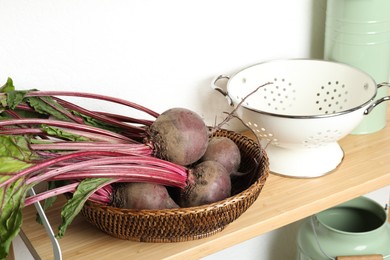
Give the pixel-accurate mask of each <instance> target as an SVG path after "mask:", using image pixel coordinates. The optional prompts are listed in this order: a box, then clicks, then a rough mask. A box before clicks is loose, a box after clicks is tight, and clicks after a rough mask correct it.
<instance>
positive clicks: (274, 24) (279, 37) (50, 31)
mask: <svg viewBox="0 0 390 260" xmlns="http://www.w3.org/2000/svg"><path fill="white" fill-rule="evenodd" d="M324 10H325V0H294V1H289V0H273V1H268V0H240V1H233V0H213V1H207V0H198V1H180V0H165V1H157V0H143V1H124V0H117V1H109V0H84V1H77V0H69V1H58V0H57V1H53V0H41V1H27V0H16V1H11V0H8V1H7V0H0V35H1V41H0V84H3V82H5V80H6V78H7V77H11V78H13V79H14V83H15V85H16V87H17V88H20V89H29V88H38V89H41V90H79V91H89V92H95V93H101V94H107V95H113V96H117V97H122V98H126V99H128V100H131V101H134V102H138V103H140V104H142V105H144V106H147V107H149V108H151V109H154V110H156V111H157V112H162V111H164V110H165V109H167V108H170V107H173V106H184V107H187V108H190V109H193V110H195V111H196V112H198V113H200V114H201V115H202V116H203V117H204V118H205V120H206V121H207V122H208V123H209V124H213V123H214V121H215V117H216V116H218V119H220V118H221V115H222V112H224V111H230V107H229V106H228V105H227V103H226V100H225V98H223V96H221V95H220V94H218V93H217V92H215V91H212V90H211V88H210V82H211V81H212V79H213V78H214V77H215V76H217V75H219V74H223V73H224V74H226V73H227V74H232V73H233V72H236V71H238V70H240V69H242V68H244V67H246V66H248V65H252V64H254V63H257V62H261V61H264V60H269V59H276V58H305V57H322V48H323V26H324V25H323V18H324V16H323V15H324ZM104 108H105V109H106V107H104ZM109 109H116V108H111V107H109ZM218 121H219V120H218Z"/></svg>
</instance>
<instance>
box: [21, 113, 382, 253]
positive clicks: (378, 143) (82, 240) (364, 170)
mask: <svg viewBox="0 0 390 260" xmlns="http://www.w3.org/2000/svg"><path fill="white" fill-rule="evenodd" d="M388 121H390V120H388ZM339 143H340V145H341V147H342V148H343V150H344V152H345V158H344V161H343V162H342V164H341V165H340V166H339V168H338V169H337V170H335V171H334V172H332V173H330V174H329V175H327V176H323V177H319V178H314V179H294V178H287V177H281V176H277V175H273V174H271V175H270V176H269V178H268V180H267V182H266V184H265V186H264V188H263V190H262V192H261V194H260V196H259V198H258V199H257V201H256V202H255V203H254V204H253V205H252V206H251V207H250V208H249V209H248V210H247V211H246V212H245V213H244V214H243V215H242V216H241V217H240V218H238V219H237V220H236V221H235V222H233V223H231V224H230V225H228V226H227V227H226V228H225V229H224V230H223V231H222V232H220V233H218V234H216V235H213V236H211V237H209V238H204V239H200V240H195V241H189V242H180V243H139V242H133V241H127V240H120V239H117V238H114V237H111V236H109V235H106V234H105V233H102V232H101V231H99V230H98V229H97V228H95V227H94V226H92V225H90V224H89V223H88V222H87V221H86V220H85V219H84V218H83V217H82V216H78V217H77V218H76V219H75V221H74V222H73V223H72V225H71V226H70V228H69V229H68V231H67V233H66V234H65V237H64V238H62V239H60V240H59V242H60V246H61V250H62V254H63V258H64V259H93V258H97V259H102V258H105V259H106V258H107V259H111V258H113V259H115V258H116V259H123V258H124V257H125V258H126V259H162V258H164V259H184V258H185V259H187V260H189V259H199V258H200V257H203V256H206V255H209V254H212V253H214V252H217V251H219V250H222V249H225V248H227V247H230V246H233V245H235V244H238V243H240V242H243V241H245V240H248V239H251V238H253V237H256V236H258V235H261V234H263V233H266V232H268V231H271V230H274V229H276V228H279V227H281V226H284V225H287V224H290V223H292V222H295V221H297V220H300V219H302V218H305V217H307V216H310V215H312V214H315V213H317V212H319V211H322V210H324V209H327V208H329V207H332V206H335V205H337V204H340V203H342V202H344V201H347V200H350V199H352V198H355V197H358V196H361V195H364V194H367V193H369V192H371V191H374V190H377V189H380V188H383V187H385V186H387V185H390V122H388V123H387V127H386V128H385V129H383V130H381V131H379V132H377V133H374V134H369V135H349V136H347V137H345V138H344V139H342V140H341V141H340V142H339ZM59 205H61V203H57V204H56V205H55V207H53V208H51V209H50V210H49V211H48V213H47V215H48V218H49V220H50V222H51V224H52V226H53V228H54V229H56V228H57V227H58V225H59V223H60V217H59V211H60V209H59ZM23 214H24V223H23V231H24V233H25V234H26V235H27V237H28V238H29V239H30V241H31V243H32V245H33V246H34V248H35V249H36V251H37V252H38V254H39V255H40V256H41V257H42V259H53V254H52V249H51V244H50V241H49V239H48V237H47V234H46V232H45V230H44V228H43V226H41V225H39V224H37V223H36V222H35V208H34V207H33V206H29V207H27V208H25V209H24V212H23Z"/></svg>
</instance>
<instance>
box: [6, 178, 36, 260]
mask: <svg viewBox="0 0 390 260" xmlns="http://www.w3.org/2000/svg"><path fill="white" fill-rule="evenodd" d="M24 181H25V179H24V178H21V179H19V180H17V181H15V182H13V183H12V184H11V185H10V186H8V187H6V188H4V187H3V188H0V202H1V207H0V259H5V258H6V257H7V255H8V253H9V249H10V246H11V242H12V240H13V239H14V238H15V237H16V235H17V234H18V233H19V231H20V228H21V226H22V208H23V206H24V199H25V197H26V194H27V190H28V189H29V187H28V186H26V185H24Z"/></svg>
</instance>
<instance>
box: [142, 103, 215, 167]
mask: <svg viewBox="0 0 390 260" xmlns="http://www.w3.org/2000/svg"><path fill="white" fill-rule="evenodd" d="M208 135H209V132H208V128H207V126H206V124H205V123H204V121H203V119H202V118H201V117H200V116H199V115H198V114H196V113H195V112H193V111H191V110H189V109H185V108H171V109H169V110H167V111H165V112H163V113H162V114H161V115H160V116H159V117H158V118H157V119H156V120H155V121H154V122H153V124H152V125H151V126H150V128H149V137H148V138H149V139H148V140H147V141H146V143H149V144H150V145H152V146H153V147H154V153H155V156H156V157H158V158H161V159H164V160H167V161H170V162H173V163H177V164H180V165H184V166H186V165H190V164H192V163H194V162H196V161H198V160H199V159H200V158H201V157H202V156H203V154H204V153H205V151H206V149H207V143H208Z"/></svg>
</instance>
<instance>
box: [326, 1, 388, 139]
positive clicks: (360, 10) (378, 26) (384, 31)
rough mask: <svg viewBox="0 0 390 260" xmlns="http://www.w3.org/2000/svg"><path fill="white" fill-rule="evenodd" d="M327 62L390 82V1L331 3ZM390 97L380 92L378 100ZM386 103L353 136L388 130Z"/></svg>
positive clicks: (384, 90)
mask: <svg viewBox="0 0 390 260" xmlns="http://www.w3.org/2000/svg"><path fill="white" fill-rule="evenodd" d="M324 59H325V60H330V61H336V62H341V63H346V64H349V65H351V66H354V67H357V68H359V69H361V70H363V71H365V72H367V73H368V74H370V75H371V76H372V77H373V78H374V80H375V82H377V83H382V82H388V81H389V80H390V1H389V0H328V1H327V9H326V27H325V44H324ZM387 95H388V89H384V88H382V89H378V93H377V96H376V98H375V99H379V98H382V97H384V96H387ZM386 111H387V107H386V103H382V104H380V105H378V107H376V108H375V110H374V111H372V112H371V113H370V114H369V115H367V116H365V117H364V119H363V121H362V122H361V124H360V125H358V127H357V128H356V129H354V130H353V131H352V134H369V133H374V132H377V131H379V130H381V129H383V128H384V127H385V126H386V117H387V114H386Z"/></svg>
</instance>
